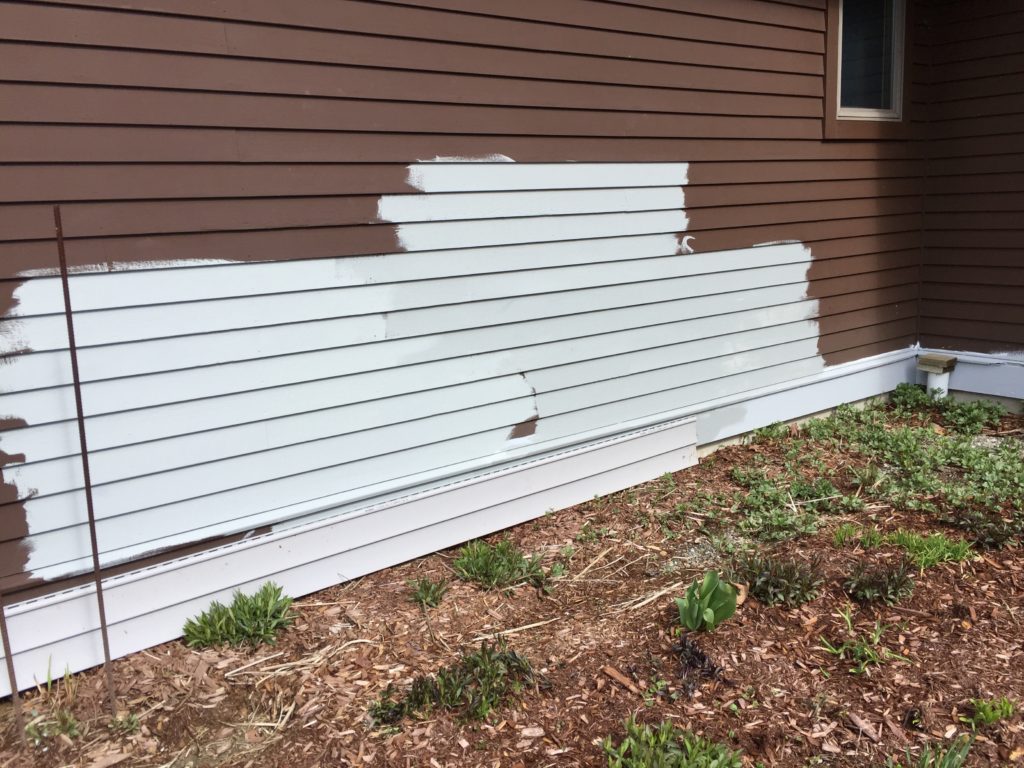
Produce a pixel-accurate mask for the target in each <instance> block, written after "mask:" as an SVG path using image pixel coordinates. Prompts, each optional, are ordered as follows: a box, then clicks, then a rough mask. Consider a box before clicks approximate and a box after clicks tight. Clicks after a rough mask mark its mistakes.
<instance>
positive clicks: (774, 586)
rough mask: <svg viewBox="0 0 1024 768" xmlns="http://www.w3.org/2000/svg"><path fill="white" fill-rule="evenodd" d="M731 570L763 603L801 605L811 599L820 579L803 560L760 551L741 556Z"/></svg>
mask: <svg viewBox="0 0 1024 768" xmlns="http://www.w3.org/2000/svg"><path fill="white" fill-rule="evenodd" d="M734 573H735V578H736V580H737V581H742V582H744V583H746V584H747V585H748V587H749V589H750V594H751V595H752V596H753V597H755V598H756V599H757V600H759V601H760V602H762V603H764V604H765V605H785V606H789V607H793V606H797V605H802V604H804V603H806V602H809V601H811V600H814V599H815V598H816V597H817V596H818V591H819V589H820V588H821V585H822V584H823V583H824V582H823V580H822V579H821V578H820V577H819V576H818V574H817V573H816V572H815V570H814V569H813V568H812V567H811V566H809V565H807V564H806V563H802V562H800V561H799V560H782V559H778V558H775V557H771V556H770V555H762V554H751V555H747V556H746V557H743V558H741V559H740V560H739V561H738V562H737V564H736V567H735V571H734Z"/></svg>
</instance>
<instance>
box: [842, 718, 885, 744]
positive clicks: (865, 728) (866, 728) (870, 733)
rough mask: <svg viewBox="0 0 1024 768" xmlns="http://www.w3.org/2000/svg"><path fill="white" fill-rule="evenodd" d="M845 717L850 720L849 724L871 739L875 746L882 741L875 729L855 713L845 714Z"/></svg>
mask: <svg viewBox="0 0 1024 768" xmlns="http://www.w3.org/2000/svg"><path fill="white" fill-rule="evenodd" d="M846 716H847V717H848V718H850V722H851V723H853V724H854V725H856V726H857V728H858V729H860V732H861V733H863V734H864V735H865V736H867V737H868V738H869V739H871V740H872V741H873V742H875V744H877V743H878V742H880V741H881V740H882V737H881V736H879V735H878V733H877V732H876V731H875V727H874V726H873V725H871V723H869V722H868V721H867V720H865V719H864V718H863V717H861V716H860V715H858V714H857V713H856V712H847V713H846Z"/></svg>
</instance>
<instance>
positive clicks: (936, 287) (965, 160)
mask: <svg viewBox="0 0 1024 768" xmlns="http://www.w3.org/2000/svg"><path fill="white" fill-rule="evenodd" d="M927 21H928V25H929V30H928V33H927V34H928V39H929V41H930V43H931V45H930V47H929V49H928V51H927V56H928V59H927V64H928V67H927V75H926V77H927V78H928V83H929V84H928V85H927V86H925V87H924V92H925V93H926V94H927V100H928V102H929V103H928V105H927V108H928V124H927V129H928V133H927V137H926V138H927V140H928V153H929V156H930V157H929V160H928V175H929V177H930V181H929V184H928V195H927V196H926V198H925V235H924V244H925V264H924V266H923V269H922V286H921V295H922V298H923V299H924V300H923V301H922V303H921V343H922V344H923V345H925V346H934V347H943V348H947V349H954V350H956V349H962V350H971V351H978V352H995V353H1018V354H1019V353H1020V351H1021V350H1022V349H1024V309H1022V307H1024V256H1022V253H1024V250H1022V249H1024V83H1022V79H1021V71H1022V69H1024V56H1022V55H1021V51H1022V50H1024V10H1021V8H1020V7H1019V4H1017V3H1002V2H1001V3H981V2H969V3H936V4H935V5H934V7H933V8H932V9H931V10H930V13H929V15H928V19H927Z"/></svg>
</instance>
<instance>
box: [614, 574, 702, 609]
mask: <svg viewBox="0 0 1024 768" xmlns="http://www.w3.org/2000/svg"><path fill="white" fill-rule="evenodd" d="M685 583H686V582H685V581H677V582H676V583H675V584H669V585H668V586H667V587H665V588H664V589H659V590H658V591H657V592H655V593H654V594H653V595H648V596H647V597H645V598H644V599H643V600H641V601H640V602H639V603H634V602H633V601H634V600H636V598H633V600H627V601H626V602H624V603H619V605H618V606H616V607H617V608H618V610H619V612H620V613H621V612H624V611H635V610H637V609H638V608H643V607H644V606H645V605H648V604H649V603H653V602H654V601H655V600H657V599H658V598H659V597H662V596H663V595H667V594H668V593H669V592H671V591H672V590H674V589H678V588H679V587H681V586H683V585H684V584H685Z"/></svg>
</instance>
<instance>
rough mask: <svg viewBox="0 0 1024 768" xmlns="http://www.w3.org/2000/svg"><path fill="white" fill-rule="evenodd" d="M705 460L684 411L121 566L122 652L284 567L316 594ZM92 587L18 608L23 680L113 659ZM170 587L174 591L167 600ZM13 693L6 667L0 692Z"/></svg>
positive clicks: (288, 581)
mask: <svg viewBox="0 0 1024 768" xmlns="http://www.w3.org/2000/svg"><path fill="white" fill-rule="evenodd" d="M694 463H696V429H695V424H694V420H693V419H692V418H689V419H676V420H672V421H668V422H666V423H662V424H659V425H656V426H653V427H647V428H643V429H639V430H635V431H632V432H627V433H625V434H619V435H616V436H613V437H610V438H607V439H605V440H601V441H598V442H593V443H590V444H587V445H583V446H579V447H575V448H571V449H568V450H564V451H561V452H558V453H554V454H549V455H547V456H542V457H540V458H534V459H532V460H529V461H525V462H521V463H519V464H515V465H512V466H509V467H505V468H502V469H497V470H494V471H491V472H487V473H484V474H481V475H478V476H476V477H472V478H469V479H464V480H460V481H457V482H453V483H450V484H448V485H444V486H440V487H437V488H433V489H430V490H426V491H421V492H419V493H416V494H412V495H409V496H405V497H403V498H399V499H394V500H392V501H389V502H386V503H383V504H378V505H376V506H371V507H367V508H365V509H363V510H360V511H358V512H351V513H349V514H346V515H340V516H339V515H336V516H333V517H330V518H326V519H323V520H318V521H316V522H314V523H310V524H308V525H304V526H298V527H295V528H290V529H287V530H284V531H275V532H272V533H269V534H266V535H264V536H259V537H253V538H251V539H247V540H244V541H241V542H237V543H235V544H230V545H226V546H224V547H220V548H218V549H215V550H210V551H207V552H202V553H199V554H197V555H193V556H190V557H186V558H181V559H179V560H175V561H171V562H167V563H163V564H160V565H157V566H153V567H151V568H147V569H143V570H139V571H133V572H130V573H126V574H123V575H120V576H115V577H111V578H109V579H106V580H105V581H104V597H105V601H106V608H107V618H108V624H109V628H110V643H111V653H112V655H113V656H114V657H115V658H117V657H120V656H124V655H126V654H129V653H132V652H135V651H138V650H142V649H143V648H148V647H151V646H153V645H156V644H158V643H161V642H165V641H167V640H171V639H173V638H175V637H178V636H180V634H181V627H182V625H183V624H184V622H185V620H186V619H187V618H188V617H190V616H193V615H195V614H196V613H198V612H199V611H201V610H203V609H204V608H206V607H207V606H208V605H209V603H210V601H211V600H215V599H220V600H225V599H230V596H231V592H232V591H233V590H234V589H245V590H248V589H255V588H257V587H258V586H259V585H260V584H261V583H262V582H264V581H266V580H268V579H273V580H274V581H276V582H277V583H279V584H280V585H281V586H282V587H283V588H284V590H285V592H287V593H288V594H292V595H305V594H308V593H310V592H315V591H316V590H319V589H323V588H324V587H327V586H330V585H333V584H337V583H339V582H342V581H346V580H348V579H352V578H355V577H357V576H361V575H363V574H366V573H370V572H372V571H376V570H380V569H382V568H386V567H388V566H391V565H395V564H397V563H400V562H404V561H406V560H410V559H413V558H416V557H420V556H422V555H426V554H429V553H431V552H436V551H438V550H440V549H443V548H445V547H449V546H452V545H454V544H458V543H460V542H463V541H466V540H468V539H472V538H475V537H478V536H482V535H485V534H487V533H491V532H493V531H495V530H500V529H502V528H506V527H508V526H512V525H517V524H519V523H522V522H524V521H526V520H530V519H532V518H535V517H539V516H541V515H543V514H545V513H546V512H548V511H550V510H553V509H563V508H565V507H569V506H572V505H573V504H578V503H580V502H583V501H586V500H588V499H591V498H593V497H594V496H595V495H602V494H606V493H611V492H613V491H616V490H619V489H620V488H625V487H628V486H630V485H636V484H637V483H641V482H645V481H647V480H651V479H653V478H656V477H659V476H660V475H662V474H664V473H665V472H671V471H675V470H678V469H682V468H684V467H687V466H691V465H693V464H694ZM268 564H272V565H270V566H269V567H268ZM93 595H94V591H93V589H92V588H91V587H79V588H75V589H71V590H67V591H65V592H62V593H58V594H54V595H48V596H45V597H42V598H38V599H36V600H30V601H25V602H22V603H17V604H15V605H12V606H9V607H8V608H7V610H6V613H7V621H8V626H9V630H10V637H11V645H12V651H13V654H14V662H15V668H16V674H17V677H18V683H19V687H21V688H26V687H28V686H30V685H32V684H33V682H34V680H41V679H43V677H44V676H45V674H46V671H47V669H48V668H52V669H59V670H62V671H63V670H64V669H65V668H67V669H70V670H71V671H73V672H74V671H79V670H82V669H85V668H87V667H91V666H94V665H96V664H98V663H100V662H101V661H102V658H103V657H102V648H101V643H100V635H99V631H98V621H99V620H98V616H97V612H96V603H95V599H94V597H93ZM161 595H162V596H170V595H173V598H171V599H172V600H173V602H157V601H156V596H161ZM70 627H74V628H75V629H73V630H70V629H69V628H70ZM8 693H10V681H9V680H8V678H7V675H6V670H5V669H4V670H3V671H0V696H2V695H7V694H8Z"/></svg>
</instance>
